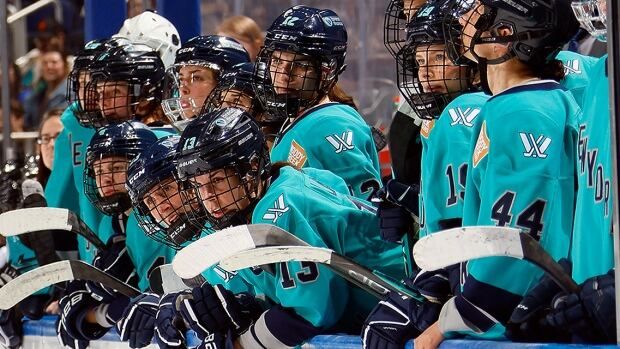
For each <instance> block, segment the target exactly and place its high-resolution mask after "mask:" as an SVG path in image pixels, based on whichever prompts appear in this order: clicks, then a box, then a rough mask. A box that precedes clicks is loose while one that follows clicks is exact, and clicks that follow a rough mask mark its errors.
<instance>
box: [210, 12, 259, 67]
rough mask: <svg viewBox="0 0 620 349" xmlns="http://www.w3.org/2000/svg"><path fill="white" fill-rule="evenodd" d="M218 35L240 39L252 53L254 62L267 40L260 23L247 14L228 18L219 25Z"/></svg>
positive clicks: (251, 57)
mask: <svg viewBox="0 0 620 349" xmlns="http://www.w3.org/2000/svg"><path fill="white" fill-rule="evenodd" d="M217 35H222V36H228V37H231V38H233V39H235V40H237V41H239V42H240V43H241V44H242V45H243V47H244V48H245V50H246V51H248V53H249V54H250V59H252V62H254V61H255V60H256V56H257V55H258V51H259V50H260V48H261V46H263V42H264V41H265V36H264V35H263V32H262V31H261V29H260V27H259V26H258V24H256V22H255V21H254V20H253V19H252V18H250V17H246V16H232V17H228V18H226V19H225V20H224V21H223V22H222V23H221V24H220V25H219V27H217Z"/></svg>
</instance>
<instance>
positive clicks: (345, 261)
mask: <svg viewBox="0 0 620 349" xmlns="http://www.w3.org/2000/svg"><path fill="white" fill-rule="evenodd" d="M206 248H208V249H206ZM212 252H213V253H212ZM288 261H310V262H315V263H320V264H324V265H326V266H327V267H328V268H330V269H331V270H333V271H334V272H335V273H337V274H338V275H340V276H342V277H343V278H345V279H346V280H347V281H349V282H351V283H353V284H355V285H356V286H358V287H360V288H362V289H364V290H366V291H368V292H369V293H371V294H373V295H375V296H376V297H378V298H381V297H383V296H384V295H385V294H387V293H388V292H390V291H394V292H398V293H399V294H401V295H403V296H407V297H411V298H415V299H419V300H422V299H423V297H422V296H420V295H418V294H417V293H415V292H413V291H411V290H407V289H405V288H403V287H400V286H399V285H398V284H397V283H396V282H393V281H390V280H387V279H386V278H385V277H383V276H381V275H379V274H378V273H375V272H372V271H371V270H369V269H367V268H366V267H364V266H361V265H359V264H358V263H357V262H355V261H353V260H351V259H349V258H347V257H344V256H341V255H339V254H337V253H336V252H334V251H332V250H330V249H326V248H319V247H312V246H309V245H308V243H306V242H305V241H303V240H301V239H299V238H298V237H296V236H295V235H293V234H291V233H289V232H287V231H286V230H284V229H282V228H280V227H276V226H273V225H269V224H252V225H245V226H237V227H234V228H228V229H224V230H221V231H219V232H215V233H213V234H211V235H208V236H206V237H204V238H202V239H200V240H198V241H195V242H193V243H192V244H190V245H189V246H187V247H186V248H184V249H182V250H181V251H179V252H178V253H177V255H176V256H175V258H174V260H173V262H172V266H173V269H174V271H175V273H177V275H179V276H181V277H183V278H191V277H194V276H196V275H198V274H200V273H201V272H202V271H203V270H205V269H207V268H209V267H211V266H213V265H215V264H217V263H220V262H223V263H226V264H227V267H224V269H228V270H229V271H230V270H231V269H234V270H238V269H244V268H248V267H251V266H257V265H264V264H270V263H277V262H288ZM229 268H230V269H229ZM234 270H233V271H234Z"/></svg>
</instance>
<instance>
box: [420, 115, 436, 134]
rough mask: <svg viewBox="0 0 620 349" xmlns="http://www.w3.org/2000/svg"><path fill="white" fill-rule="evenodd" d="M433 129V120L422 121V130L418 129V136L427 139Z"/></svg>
mask: <svg viewBox="0 0 620 349" xmlns="http://www.w3.org/2000/svg"><path fill="white" fill-rule="evenodd" d="M433 127H435V119H433V120H424V121H422V128H420V135H421V136H422V137H424V138H428V136H429V135H430V134H431V131H432V130H433Z"/></svg>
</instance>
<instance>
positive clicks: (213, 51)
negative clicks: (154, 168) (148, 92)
mask: <svg viewBox="0 0 620 349" xmlns="http://www.w3.org/2000/svg"><path fill="white" fill-rule="evenodd" d="M174 62H175V63H174V65H173V66H172V67H171V68H170V69H168V74H167V83H166V86H165V92H164V94H165V99H164V101H163V102H162V108H163V109H164V113H165V114H166V115H167V116H168V118H169V119H170V120H171V121H172V122H173V123H174V122H176V121H181V120H183V119H188V118H191V117H194V116H195V115H197V114H198V113H199V112H200V110H201V108H202V106H203V104H204V102H205V100H206V99H207V97H208V96H209V93H210V92H211V90H212V89H213V88H214V87H215V84H216V83H217V81H218V80H219V77H220V75H221V74H223V73H225V72H226V71H228V70H230V69H231V68H232V67H233V66H235V65H237V64H241V63H246V62H250V55H249V54H248V52H247V51H246V50H245V48H243V45H241V44H240V43H239V42H238V41H237V40H235V39H233V38H229V37H226V36H221V35H207V36H196V37H193V38H191V39H189V40H188V41H187V42H186V43H185V44H183V46H181V48H180V49H179V50H178V51H177V54H176V58H175V61H174ZM187 66H192V67H201V68H208V69H209V70H211V71H212V76H201V74H197V73H196V69H187V70H186V71H183V70H184V69H183V68H184V67H187ZM194 84H203V85H205V86H204V87H202V88H201V87H200V86H195V87H192V86H194Z"/></svg>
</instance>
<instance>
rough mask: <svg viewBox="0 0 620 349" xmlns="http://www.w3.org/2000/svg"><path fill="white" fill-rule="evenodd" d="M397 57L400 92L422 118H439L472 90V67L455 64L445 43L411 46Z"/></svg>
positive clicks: (406, 47)
mask: <svg viewBox="0 0 620 349" xmlns="http://www.w3.org/2000/svg"><path fill="white" fill-rule="evenodd" d="M396 58H397V59H396V62H397V71H398V75H397V81H398V89H399V90H400V91H401V93H402V94H403V96H404V97H405V100H406V101H407V102H408V103H409V105H410V106H411V108H412V109H413V110H414V111H416V112H417V114H418V116H419V117H420V118H423V119H434V118H438V117H439V116H440V115H441V112H442V111H443V109H444V108H445V106H446V105H447V104H448V103H449V102H450V101H451V100H453V99H454V98H456V96H458V95H459V94H461V93H462V92H463V91H466V90H467V89H468V88H469V87H470V73H469V72H470V68H469V67H468V66H463V65H455V64H453V63H452V61H450V59H448V57H447V53H446V50H445V46H444V45H443V44H430V43H424V44H419V45H413V44H408V45H406V46H405V47H403V49H402V50H401V51H400V52H399V53H398V55H397V57H396Z"/></svg>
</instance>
